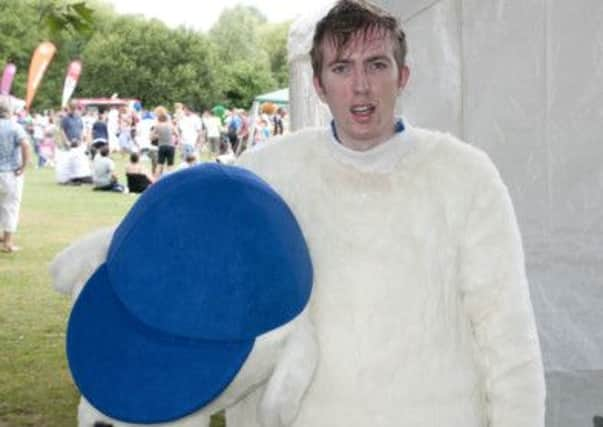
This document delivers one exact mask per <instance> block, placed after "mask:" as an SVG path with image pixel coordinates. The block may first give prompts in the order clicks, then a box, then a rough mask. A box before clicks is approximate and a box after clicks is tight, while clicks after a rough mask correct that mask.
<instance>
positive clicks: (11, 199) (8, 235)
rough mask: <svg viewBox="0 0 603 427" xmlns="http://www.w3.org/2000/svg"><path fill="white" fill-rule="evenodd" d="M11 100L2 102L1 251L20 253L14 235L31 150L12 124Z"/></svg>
mask: <svg viewBox="0 0 603 427" xmlns="http://www.w3.org/2000/svg"><path fill="white" fill-rule="evenodd" d="M11 114H12V111H11V105H10V101H9V100H8V98H0V228H1V229H2V236H1V245H0V250H1V251H2V252H15V251H17V250H19V248H18V247H17V246H15V245H14V243H13V235H14V234H15V232H16V231H17V225H18V223H19V211H20V208H21V197H22V195H23V184H24V176H25V168H26V167H27V164H28V162H29V157H30V148H29V143H28V141H27V135H26V133H25V131H24V130H23V128H22V127H21V126H20V125H19V124H17V123H14V122H13V121H12V120H11Z"/></svg>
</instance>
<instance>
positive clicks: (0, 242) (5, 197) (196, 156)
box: [0, 97, 286, 252]
mask: <svg viewBox="0 0 603 427" xmlns="http://www.w3.org/2000/svg"><path fill="white" fill-rule="evenodd" d="M0 103H1V104H2V105H0V108H1V111H0V113H1V115H2V116H1V117H0V119H1V122H0V180H3V182H1V183H0V184H1V185H0V196H1V197H0V199H2V200H1V203H0V205H1V206H0V210H1V211H2V212H1V216H2V224H0V225H1V226H2V228H3V230H2V231H3V233H2V234H1V235H0V250H2V251H5V252H14V251H16V250H18V247H17V246H15V245H14V244H13V242H12V235H13V234H14V232H15V231H16V228H17V223H18V217H19V207H20V204H21V195H22V192H23V172H24V170H25V168H26V167H27V166H28V164H32V166H34V167H36V168H43V167H51V168H54V169H55V175H56V180H57V182H58V183H60V184H65V185H82V184H88V185H91V186H92V188H93V189H94V190H95V191H110V192H117V193H129V192H132V193H141V192H142V191H144V190H145V189H146V188H147V187H148V186H149V185H151V184H152V183H153V182H155V181H156V180H158V179H160V178H161V177H162V176H165V175H166V174H168V173H171V172H172V171H174V170H179V169H183V168H187V167H191V166H194V165H196V164H197V163H199V162H200V161H201V160H202V159H203V160H206V161H216V162H220V163H227V164H230V163H233V162H234V161H235V159H236V157H237V156H238V155H240V154H241V153H242V152H243V151H244V150H246V149H248V148H251V147H253V146H257V145H261V144H264V143H266V142H267V141H268V139H270V138H271V137H272V136H273V135H278V134H282V133H283V132H284V128H286V125H285V126H283V123H284V119H285V118H286V112H285V110H283V109H282V108H279V109H276V108H274V111H271V113H272V114H269V113H270V111H269V113H267V112H264V111H262V112H260V114H257V116H256V117H255V118H252V117H250V115H249V114H248V113H247V111H245V110H242V109H237V108H232V109H231V110H225V109H214V110H213V111H212V110H205V111H204V112H203V113H202V114H200V113H197V112H195V111H193V110H192V109H191V108H190V107H189V106H187V105H184V104H182V103H175V104H174V106H173V109H172V110H171V111H170V110H168V108H166V107H164V106H157V107H155V108H154V109H152V110H151V109H143V108H142V105H141V104H140V103H138V102H135V103H132V104H125V105H112V106H108V107H106V108H103V107H96V108H90V107H86V106H84V105H81V104H79V103H78V102H75V101H72V102H71V103H70V104H69V105H68V106H67V108H65V109H64V110H61V111H56V112H55V111H44V112H28V111H24V110H22V111H14V109H13V106H12V104H11V101H10V98H8V97H2V99H0ZM30 153H31V154H30ZM112 157H121V158H122V159H123V160H124V161H125V160H126V157H129V160H128V163H127V164H126V166H125V170H124V173H123V175H122V174H120V173H118V171H117V170H116V166H115V162H114V160H113V159H112ZM177 159H180V163H179V164H176V160H177Z"/></svg>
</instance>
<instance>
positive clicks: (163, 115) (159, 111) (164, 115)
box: [155, 105, 169, 122]
mask: <svg viewBox="0 0 603 427" xmlns="http://www.w3.org/2000/svg"><path fill="white" fill-rule="evenodd" d="M155 115H156V116H157V121H158V122H167V121H168V118H169V116H168V112H167V110H166V109H165V107H164V106H163V105H160V106H158V107H157V108H155Z"/></svg>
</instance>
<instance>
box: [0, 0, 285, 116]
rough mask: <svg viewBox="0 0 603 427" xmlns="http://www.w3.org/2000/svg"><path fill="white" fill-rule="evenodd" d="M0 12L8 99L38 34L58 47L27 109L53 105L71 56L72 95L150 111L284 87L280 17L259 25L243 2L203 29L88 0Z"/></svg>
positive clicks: (27, 1)
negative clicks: (75, 69) (11, 73)
mask: <svg viewBox="0 0 603 427" xmlns="http://www.w3.org/2000/svg"><path fill="white" fill-rule="evenodd" d="M0 10H2V11H3V13H2V14H0V32H1V33H2V37H1V38H0V67H2V68H3V67H4V65H5V64H6V63H8V62H13V63H15V65H16V66H17V74H16V76H15V80H14V82H13V87H12V93H13V94H14V95H15V96H18V97H21V98H23V97H24V95H25V88H26V84H27V75H28V68H29V61H30V59H31V55H32V53H33V51H34V49H35V48H36V46H37V45H38V44H39V43H41V42H42V41H44V40H50V41H52V42H53V43H54V44H55V45H56V46H57V53H56V55H55V57H54V59H53V61H52V63H51V64H50V66H49V68H48V70H47V72H46V75H45V77H44V79H43V80H42V83H41V85H40V87H39V89H38V93H37V94H36V98H35V100H34V102H33V105H32V108H33V109H36V110H41V109H49V108H57V107H58V106H59V105H60V98H61V93H62V87H63V82H64V79H65V72H66V70H67V66H68V64H69V63H70V62H71V61H72V60H75V59H79V60H81V61H82V63H83V70H82V74H81V77H80V81H79V83H78V86H77V88H76V91H75V93H74V95H73V96H74V97H109V96H111V95H112V94H114V93H117V94H119V96H120V97H124V98H138V99H140V100H141V101H142V102H143V105H145V106H149V107H152V106H155V105H159V104H163V105H166V106H170V105H171V104H172V103H174V102H184V103H186V104H188V105H190V106H191V107H192V108H194V109H197V110H201V109H203V108H207V107H210V106H212V105H215V104H218V103H220V104H224V105H226V106H238V107H248V106H249V105H250V103H251V101H252V100H253V98H254V97H255V96H256V95H258V94H260V93H263V92H268V91H271V90H274V89H277V88H279V87H286V86H287V84H288V69H287V50H286V40H287V32H288V28H289V23H279V24H273V23H268V22H267V19H266V17H264V16H263V15H262V14H261V12H260V11H258V10H257V9H255V8H253V7H250V6H242V5H237V6H235V7H232V8H230V9H225V10H224V11H223V13H222V15H221V16H220V18H219V19H218V21H217V22H216V24H215V25H214V26H213V27H212V28H211V29H210V31H209V32H208V33H203V32H199V31H194V30H192V29H189V28H184V27H179V28H176V29H173V28H169V27H167V26H166V25H165V24H163V23H162V22H161V21H158V20H156V19H146V18H144V17H142V16H136V15H117V14H116V13H115V12H114V10H113V9H112V7H111V6H110V5H108V4H106V3H104V2H102V1H93V0H89V1H77V2H73V1H71V2H67V1H61V0H24V1H19V2H16V1H13V0H0Z"/></svg>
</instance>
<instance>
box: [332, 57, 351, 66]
mask: <svg viewBox="0 0 603 427" xmlns="http://www.w3.org/2000/svg"><path fill="white" fill-rule="evenodd" d="M351 63H352V60H351V59H345V58H335V59H333V60H332V61H330V62H329V63H328V64H327V67H332V66H333V65H335V64H351Z"/></svg>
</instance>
